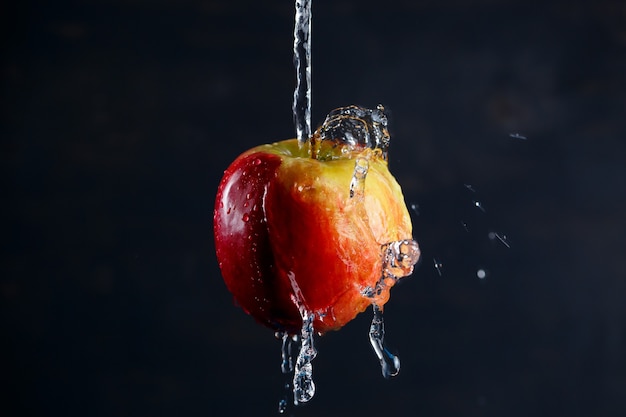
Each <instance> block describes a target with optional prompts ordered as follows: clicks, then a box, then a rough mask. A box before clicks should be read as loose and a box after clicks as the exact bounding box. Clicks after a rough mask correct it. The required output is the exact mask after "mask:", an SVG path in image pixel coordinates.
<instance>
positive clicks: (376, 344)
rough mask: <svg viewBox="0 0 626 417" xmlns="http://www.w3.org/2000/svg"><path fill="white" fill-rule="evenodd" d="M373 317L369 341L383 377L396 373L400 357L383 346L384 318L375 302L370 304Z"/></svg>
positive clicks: (398, 370) (398, 368)
mask: <svg viewBox="0 0 626 417" xmlns="http://www.w3.org/2000/svg"><path fill="white" fill-rule="evenodd" d="M372 310H373V312H374V317H373V318H372V324H371V326H370V333H369V337H370V343H371V344H372V347H373V348H374V352H375V353H376V356H377V357H378V360H379V361H380V368H381V371H382V373H383V376H384V377H385V378H389V377H392V376H396V375H398V373H399V372H400V358H399V357H398V356H397V355H394V354H393V353H391V352H389V350H388V349H387V348H386V347H385V343H384V342H385V320H384V319H383V311H382V309H381V308H380V307H379V306H378V305H377V304H372Z"/></svg>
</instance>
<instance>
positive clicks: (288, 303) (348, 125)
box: [213, 1, 420, 411]
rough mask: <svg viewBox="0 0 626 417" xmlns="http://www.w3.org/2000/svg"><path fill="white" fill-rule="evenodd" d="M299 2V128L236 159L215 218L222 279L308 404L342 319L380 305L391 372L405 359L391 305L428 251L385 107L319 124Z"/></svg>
mask: <svg viewBox="0 0 626 417" xmlns="http://www.w3.org/2000/svg"><path fill="white" fill-rule="evenodd" d="M296 5H297V6H296V7H297V9H296V11H297V12H296V30H295V31H294V35H295V40H296V42H295V44H294V50H295V56H296V68H297V70H298V86H297V88H296V92H295V94H294V106H293V107H294V118H295V121H296V126H297V129H296V130H297V133H298V138H297V139H291V140H285V141H281V142H276V143H273V144H267V145H260V146H257V147H255V148H253V149H250V150H248V151H246V152H244V153H243V154H241V155H240V156H239V157H238V158H237V159H235V161H234V162H233V163H232V164H231V165H230V166H229V167H228V169H227V170H226V171H225V172H224V177H223V178H222V181H221V182H220V185H219V188H218V192H217V198H216V203H215V211H214V220H213V221H214V233H215V248H216V254H217V258H218V262H219V266H220V269H221V272H222V276H223V278H224V282H225V283H226V286H227V287H228V289H229V290H230V292H231V293H232V294H233V296H234V298H235V300H236V302H237V304H239V305H240V306H241V307H242V308H243V310H244V311H245V312H247V313H248V314H250V315H251V316H252V317H254V318H255V319H256V320H257V321H258V322H259V323H261V324H263V325H265V326H267V327H269V328H271V329H273V330H274V331H275V332H276V334H277V336H278V337H280V338H281V339H282V365H281V369H282V371H283V373H285V374H290V373H291V372H293V379H292V385H291V387H290V388H291V389H292V390H293V396H294V397H293V398H294V403H295V404H298V403H301V402H307V401H309V400H310V399H311V398H312V397H313V395H314V393H315V384H314V383H313V376H312V365H311V361H312V360H313V359H314V358H315V356H316V354H317V352H316V350H315V346H314V335H315V334H319V335H322V334H324V333H326V332H328V331H330V330H338V329H340V328H341V327H343V326H344V325H345V324H346V323H348V322H349V321H351V320H352V319H353V318H354V317H356V315H357V314H359V313H361V312H363V311H364V310H365V309H367V307H369V306H370V305H372V309H373V312H374V318H373V320H372V324H371V326H370V331H369V337H370V341H371V344H372V347H373V349H374V351H375V353H376V355H377V357H378V359H379V361H380V363H381V369H382V373H383V375H384V376H385V377H389V376H393V375H396V374H397V373H398V371H399V367H400V362H399V359H398V358H397V357H396V356H394V355H392V354H391V353H390V352H389V351H388V350H387V349H386V348H385V347H384V343H383V340H384V321H383V315H382V311H383V306H384V304H385V303H386V302H387V301H388V300H389V291H390V289H391V287H393V286H394V284H395V283H396V282H397V280H398V279H400V278H402V277H405V276H407V275H409V274H411V273H412V271H413V266H414V265H415V263H416V262H417V261H418V259H419V255H420V251H419V247H418V245H417V243H416V242H415V241H414V240H412V225H411V219H410V216H409V213H408V210H407V207H406V204H405V202H404V197H403V195H402V191H401V189H400V186H399V185H398V183H397V181H396V180H395V178H394V177H393V176H392V175H391V173H390V172H389V169H388V166H387V152H388V148H389V140H390V137H389V132H388V130H387V118H386V116H385V113H384V108H383V107H382V106H378V107H377V108H375V109H365V108H362V107H358V106H347V107H342V108H338V109H335V110H333V111H332V112H330V113H329V114H328V116H327V117H326V120H325V121H324V123H323V124H322V125H321V126H320V127H319V128H318V129H317V130H316V131H315V132H314V133H312V134H311V133H310V116H309V115H310V98H311V95H310V59H309V58H310V56H309V54H310V43H309V42H310V36H309V32H308V30H309V25H310V1H308V2H306V1H305V2H296ZM302 8H305V9H306V8H308V10H304V11H303V10H300V9H302ZM302 16H305V17H306V18H305V19H303V18H302ZM299 42H300V43H299ZM303 42H304V43H309V44H308V47H307V46H306V45H305V46H302V45H301V43H303ZM303 63H304V65H303ZM300 75H302V76H300ZM303 83H306V88H302V84H303ZM296 355H297V356H296ZM294 358H295V359H294ZM285 405H286V401H285V400H283V401H281V406H280V410H282V411H284V407H285Z"/></svg>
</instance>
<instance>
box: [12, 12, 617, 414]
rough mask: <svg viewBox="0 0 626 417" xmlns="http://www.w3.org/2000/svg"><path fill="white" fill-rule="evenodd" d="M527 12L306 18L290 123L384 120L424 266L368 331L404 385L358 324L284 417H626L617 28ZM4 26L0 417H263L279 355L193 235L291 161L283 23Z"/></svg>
mask: <svg viewBox="0 0 626 417" xmlns="http://www.w3.org/2000/svg"><path fill="white" fill-rule="evenodd" d="M533 3H534V2H528V1H515V0H508V1H488V0H480V1H473V2H461V1H453V0H444V1H409V0H407V1H401V0H388V1H385V2H379V1H364V0H349V1H348V0H341V1H315V4H314V23H313V122H314V124H316V125H318V124H319V123H320V122H321V121H322V120H323V118H324V116H325V114H326V113H327V112H328V111H329V110H331V109H333V108H336V107H339V106H344V105H348V104H353V103H354V104H360V105H363V106H368V107H373V106H375V105H376V104H378V103H383V104H384V105H385V106H386V107H387V108H388V109H389V110H390V112H391V130H392V147H391V150H390V168H391V170H392V172H393V173H394V174H395V175H396V177H397V179H398V181H399V182H400V184H402V186H403V189H404V193H405V197H406V200H407V203H408V204H409V205H415V208H416V210H413V211H412V215H413V218H414V230H415V237H416V239H417V240H418V241H419V242H420V245H421V246H422V250H423V258H422V262H421V263H420V265H419V266H418V268H417V270H416V272H415V274H414V275H413V276H412V277H410V278H408V279H406V280H403V281H402V282H401V284H399V285H398V286H397V287H396V288H395V289H394V291H393V292H392V299H391V302H390V303H389V304H388V305H387V308H386V310H385V311H386V319H387V322H386V323H387V328H386V330H387V342H388V344H389V346H390V347H391V348H392V349H397V352H398V353H399V354H400V357H401V359H402V371H401V373H400V375H399V376H398V377H397V378H395V379H392V380H384V379H383V378H382V376H381V375H380V368H379V366H378V364H377V361H376V359H375V357H374V355H373V353H372V351H371V347H370V346H369V343H368V340H367V332H368V327H369V320H370V317H369V316H370V314H369V313H368V314H363V315H361V316H359V317H358V318H357V319H356V320H354V321H353V322H351V323H350V324H348V325H347V326H346V327H345V328H344V329H342V330H341V331H339V332H336V333H332V334H328V335H326V336H324V337H322V338H318V339H317V347H318V349H319V355H318V358H317V359H316V360H315V361H314V373H315V379H316V383H317V387H318V390H317V394H316V397H315V398H314V399H313V401H312V402H311V403H309V404H308V405H306V406H304V407H300V408H298V409H296V410H295V411H293V410H292V411H291V412H292V413H293V414H294V415H296V416H348V415H361V416H381V415H390V416H422V415H423V416H623V415H626V263H625V260H624V256H625V254H626V253H625V252H626V121H625V120H626V117H625V116H626V115H625V109H626V6H625V5H624V2H622V1H610V0H600V1H595V2H592V1H544V2H537V4H533ZM0 15H1V20H2V22H1V23H2V24H1V29H0V31H1V33H2V56H1V67H0V69H1V72H0V74H1V78H0V80H1V87H0V88H1V90H0V91H1V105H2V108H1V117H2V119H1V126H0V129H1V130H0V132H1V136H2V145H1V146H2V151H1V159H2V184H3V186H2V188H3V193H2V194H3V195H5V198H3V199H2V206H3V207H2V208H3V211H4V213H5V214H4V215H3V220H4V222H3V226H2V233H1V236H2V258H3V259H2V269H1V271H0V273H1V287H0V312H1V316H0V320H1V324H2V329H1V330H2V339H1V346H2V352H3V353H2V361H1V362H0V363H2V365H1V367H2V368H1V369H0V380H1V384H2V386H0V393H1V396H2V398H1V399H0V413H1V414H2V415H4V416H22V415H36V416H63V417H69V416H157V415H158V416H272V415H276V414H277V413H276V409H277V403H278V400H279V399H280V398H281V395H282V389H281V385H282V383H283V378H282V376H281V374H280V369H279V365H280V344H279V342H278V341H277V340H275V339H274V336H273V334H272V332H271V331H270V330H268V329H265V328H262V327H261V326H258V325H257V324H256V323H255V322H254V320H253V319H251V318H250V317H248V316H246V315H245V314H244V313H243V312H242V311H241V310H239V309H238V308H236V307H235V306H234V305H233V303H232V300H231V297H230V295H229V293H228V291H227V290H226V288H225V286H224V284H223V283H222V280H221V278H220V274H219V271H218V268H217V261H216V259H215V255H214V250H213V240H212V239H213V237H212V224H211V223H212V206H213V203H214V196H215V192H216V188H217V184H218V182H219V180H220V177H221V175H222V172H223V170H224V169H225V168H226V167H227V166H228V164H229V163H230V162H231V161H232V160H233V159H234V158H235V157H236V156H237V155H238V154H239V153H241V152H242V151H244V150H246V149H247V148H250V147H252V146H253V145H256V144H260V143H265V142H272V141H276V140H281V139H286V138H289V137H292V136H293V135H294V133H293V132H294V128H293V124H292V116H291V97H292V92H293V88H294V84H295V81H294V70H293V66H292V55H291V54H292V52H291V47H292V28H293V26H292V25H293V3H292V2H291V1H265V2H261V1H256V2H253V1H243V0H242V1H237V2H231V1H226V0H221V1H200V0H186V1H183V0H181V1H165V0H162V1H158V0H153V1H148V0H126V1H123V0H118V1H116V0H90V1H82V2H78V1H76V2H67V1H59V2H43V1H41V2H38V1H24V2H13V3H12V4H3V5H2V6H0ZM511 133H520V134H522V135H524V136H526V137H527V138H528V139H527V140H521V139H514V138H512V137H510V136H509V135H510V134H511ZM464 184H470V185H471V186H472V187H473V189H474V190H475V192H472V191H471V190H469V189H468V188H467V187H465V186H464ZM474 201H479V202H480V203H481V204H482V207H484V209H485V212H483V211H481V210H480V209H478V208H477V207H475V206H474V203H473V202H474ZM463 223H465V224H466V225H467V229H468V230H469V231H466V230H465V227H464V225H463ZM490 232H492V233H498V234H499V235H500V236H504V235H506V242H507V244H508V245H509V246H510V248H507V247H506V246H505V245H504V244H502V242H500V241H499V240H498V239H490V238H489V233H490ZM434 259H437V261H438V262H440V263H441V264H442V267H441V270H440V271H441V276H440V275H439V273H438V272H437V270H436V269H435V268H434V266H433V265H434ZM481 268H482V269H484V270H485V271H487V277H486V278H485V279H482V280H481V279H479V278H477V275H476V272H477V271H478V270H479V269H481Z"/></svg>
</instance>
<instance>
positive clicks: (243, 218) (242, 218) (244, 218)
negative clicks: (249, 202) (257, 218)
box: [241, 213, 250, 222]
mask: <svg viewBox="0 0 626 417" xmlns="http://www.w3.org/2000/svg"><path fill="white" fill-rule="evenodd" d="M241 220H243V221H244V222H247V221H248V220H250V215H249V214H248V213H244V215H243V216H242V217H241Z"/></svg>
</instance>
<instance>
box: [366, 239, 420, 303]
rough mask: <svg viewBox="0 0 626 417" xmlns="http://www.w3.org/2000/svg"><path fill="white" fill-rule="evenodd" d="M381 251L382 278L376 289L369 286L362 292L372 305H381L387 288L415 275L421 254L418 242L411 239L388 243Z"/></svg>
mask: <svg viewBox="0 0 626 417" xmlns="http://www.w3.org/2000/svg"><path fill="white" fill-rule="evenodd" d="M380 250H381V255H382V257H383V267H382V274H381V278H380V280H378V282H377V283H376V286H375V287H374V288H372V287H370V286H367V287H365V288H364V289H363V290H362V291H361V294H363V295H364V296H365V297H368V298H371V299H372V304H378V303H379V301H380V297H381V296H382V294H383V291H384V290H385V289H386V288H388V287H392V286H393V285H394V284H395V283H396V282H397V281H398V280H399V279H400V278H402V277H406V276H408V275H411V274H412V273H413V267H414V266H415V264H416V263H417V261H418V260H419V257H420V254H421V252H420V248H419V246H418V244H417V242H416V241H414V240H411V239H405V240H398V241H396V242H390V243H387V244H385V245H382V246H381V249H380Z"/></svg>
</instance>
